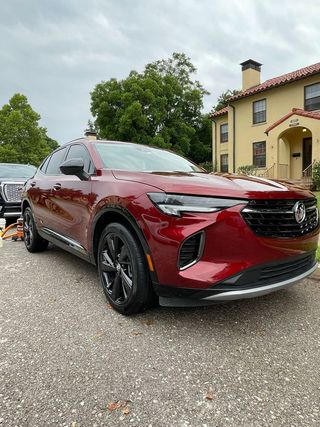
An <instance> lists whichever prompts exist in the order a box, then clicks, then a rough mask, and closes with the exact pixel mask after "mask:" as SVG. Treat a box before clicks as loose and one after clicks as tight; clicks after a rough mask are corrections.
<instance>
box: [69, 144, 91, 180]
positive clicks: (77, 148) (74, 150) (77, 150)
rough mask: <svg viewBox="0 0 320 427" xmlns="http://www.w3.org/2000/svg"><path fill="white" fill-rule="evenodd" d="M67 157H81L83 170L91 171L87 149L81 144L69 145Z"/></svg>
mask: <svg viewBox="0 0 320 427" xmlns="http://www.w3.org/2000/svg"><path fill="white" fill-rule="evenodd" d="M67 159H82V160H83V164H84V170H85V172H87V173H92V172H91V170H92V167H91V164H92V163H91V159H90V156H89V153H88V151H87V150H86V148H85V147H84V146H83V145H79V144H75V145H71V147H70V150H69V152H68V155H67Z"/></svg>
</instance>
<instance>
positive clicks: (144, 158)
mask: <svg viewBox="0 0 320 427" xmlns="http://www.w3.org/2000/svg"><path fill="white" fill-rule="evenodd" d="M94 146H95V148H96V150H97V152H98V153H99V155H100V158H101V160H102V163H103V165H104V167H105V168H107V169H120V170H127V171H137V172H202V173H205V171H204V170H203V169H201V168H199V167H198V166H197V165H195V164H194V163H192V162H190V161H189V160H187V159H185V158H183V157H180V156H178V155H177V154H174V153H171V152H170V151H166V150H161V149H159V148H153V147H148V146H146V145H139V144H126V143H121V142H119V143H103V142H96V143H94Z"/></svg>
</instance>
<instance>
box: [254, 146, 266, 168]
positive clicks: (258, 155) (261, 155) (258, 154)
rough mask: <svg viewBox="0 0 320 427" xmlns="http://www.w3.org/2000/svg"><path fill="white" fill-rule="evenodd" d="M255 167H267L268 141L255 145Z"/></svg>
mask: <svg viewBox="0 0 320 427" xmlns="http://www.w3.org/2000/svg"><path fill="white" fill-rule="evenodd" d="M253 166H254V167H255V168H265V167H266V141H260V142H254V143H253Z"/></svg>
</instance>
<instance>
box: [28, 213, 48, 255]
mask: <svg viewBox="0 0 320 427" xmlns="http://www.w3.org/2000/svg"><path fill="white" fill-rule="evenodd" d="M23 237H24V244H25V245H26V248H27V249H28V251H29V252H42V251H45V250H46V249H47V247H48V243H49V242H48V241H47V240H45V239H44V238H43V237H41V236H40V234H39V233H38V230H37V227H36V224H35V221H34V218H33V215H32V211H31V209H30V208H26V209H25V211H24V212H23Z"/></svg>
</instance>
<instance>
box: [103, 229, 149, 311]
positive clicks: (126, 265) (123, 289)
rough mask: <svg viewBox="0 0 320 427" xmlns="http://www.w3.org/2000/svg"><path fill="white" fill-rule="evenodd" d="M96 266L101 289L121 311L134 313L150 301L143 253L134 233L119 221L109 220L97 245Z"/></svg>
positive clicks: (147, 305)
mask: <svg viewBox="0 0 320 427" xmlns="http://www.w3.org/2000/svg"><path fill="white" fill-rule="evenodd" d="M98 268H99V276H100V281H101V284H102V287H103V290H104V293H105V295H106V297H107V299H108V301H109V302H110V304H111V305H112V307H113V308H115V309H116V310H117V311H118V312H119V313H121V314H126V315H129V314H134V313H138V312H139V311H142V310H143V309H145V308H147V307H149V306H150V305H152V302H153V301H154V294H153V289H152V287H151V284H150V279H149V274H148V271H147V267H146V261H145V255H144V253H143V251H142V248H141V246H140V244H139V242H137V240H136V238H135V236H134V235H133V234H132V233H131V231H129V230H128V229H127V228H126V227H125V226H124V225H122V224H120V223H112V224H109V225H108V226H107V227H106V228H105V229H104V231H103V233H102V235H101V238H100V242H99V248H98Z"/></svg>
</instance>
